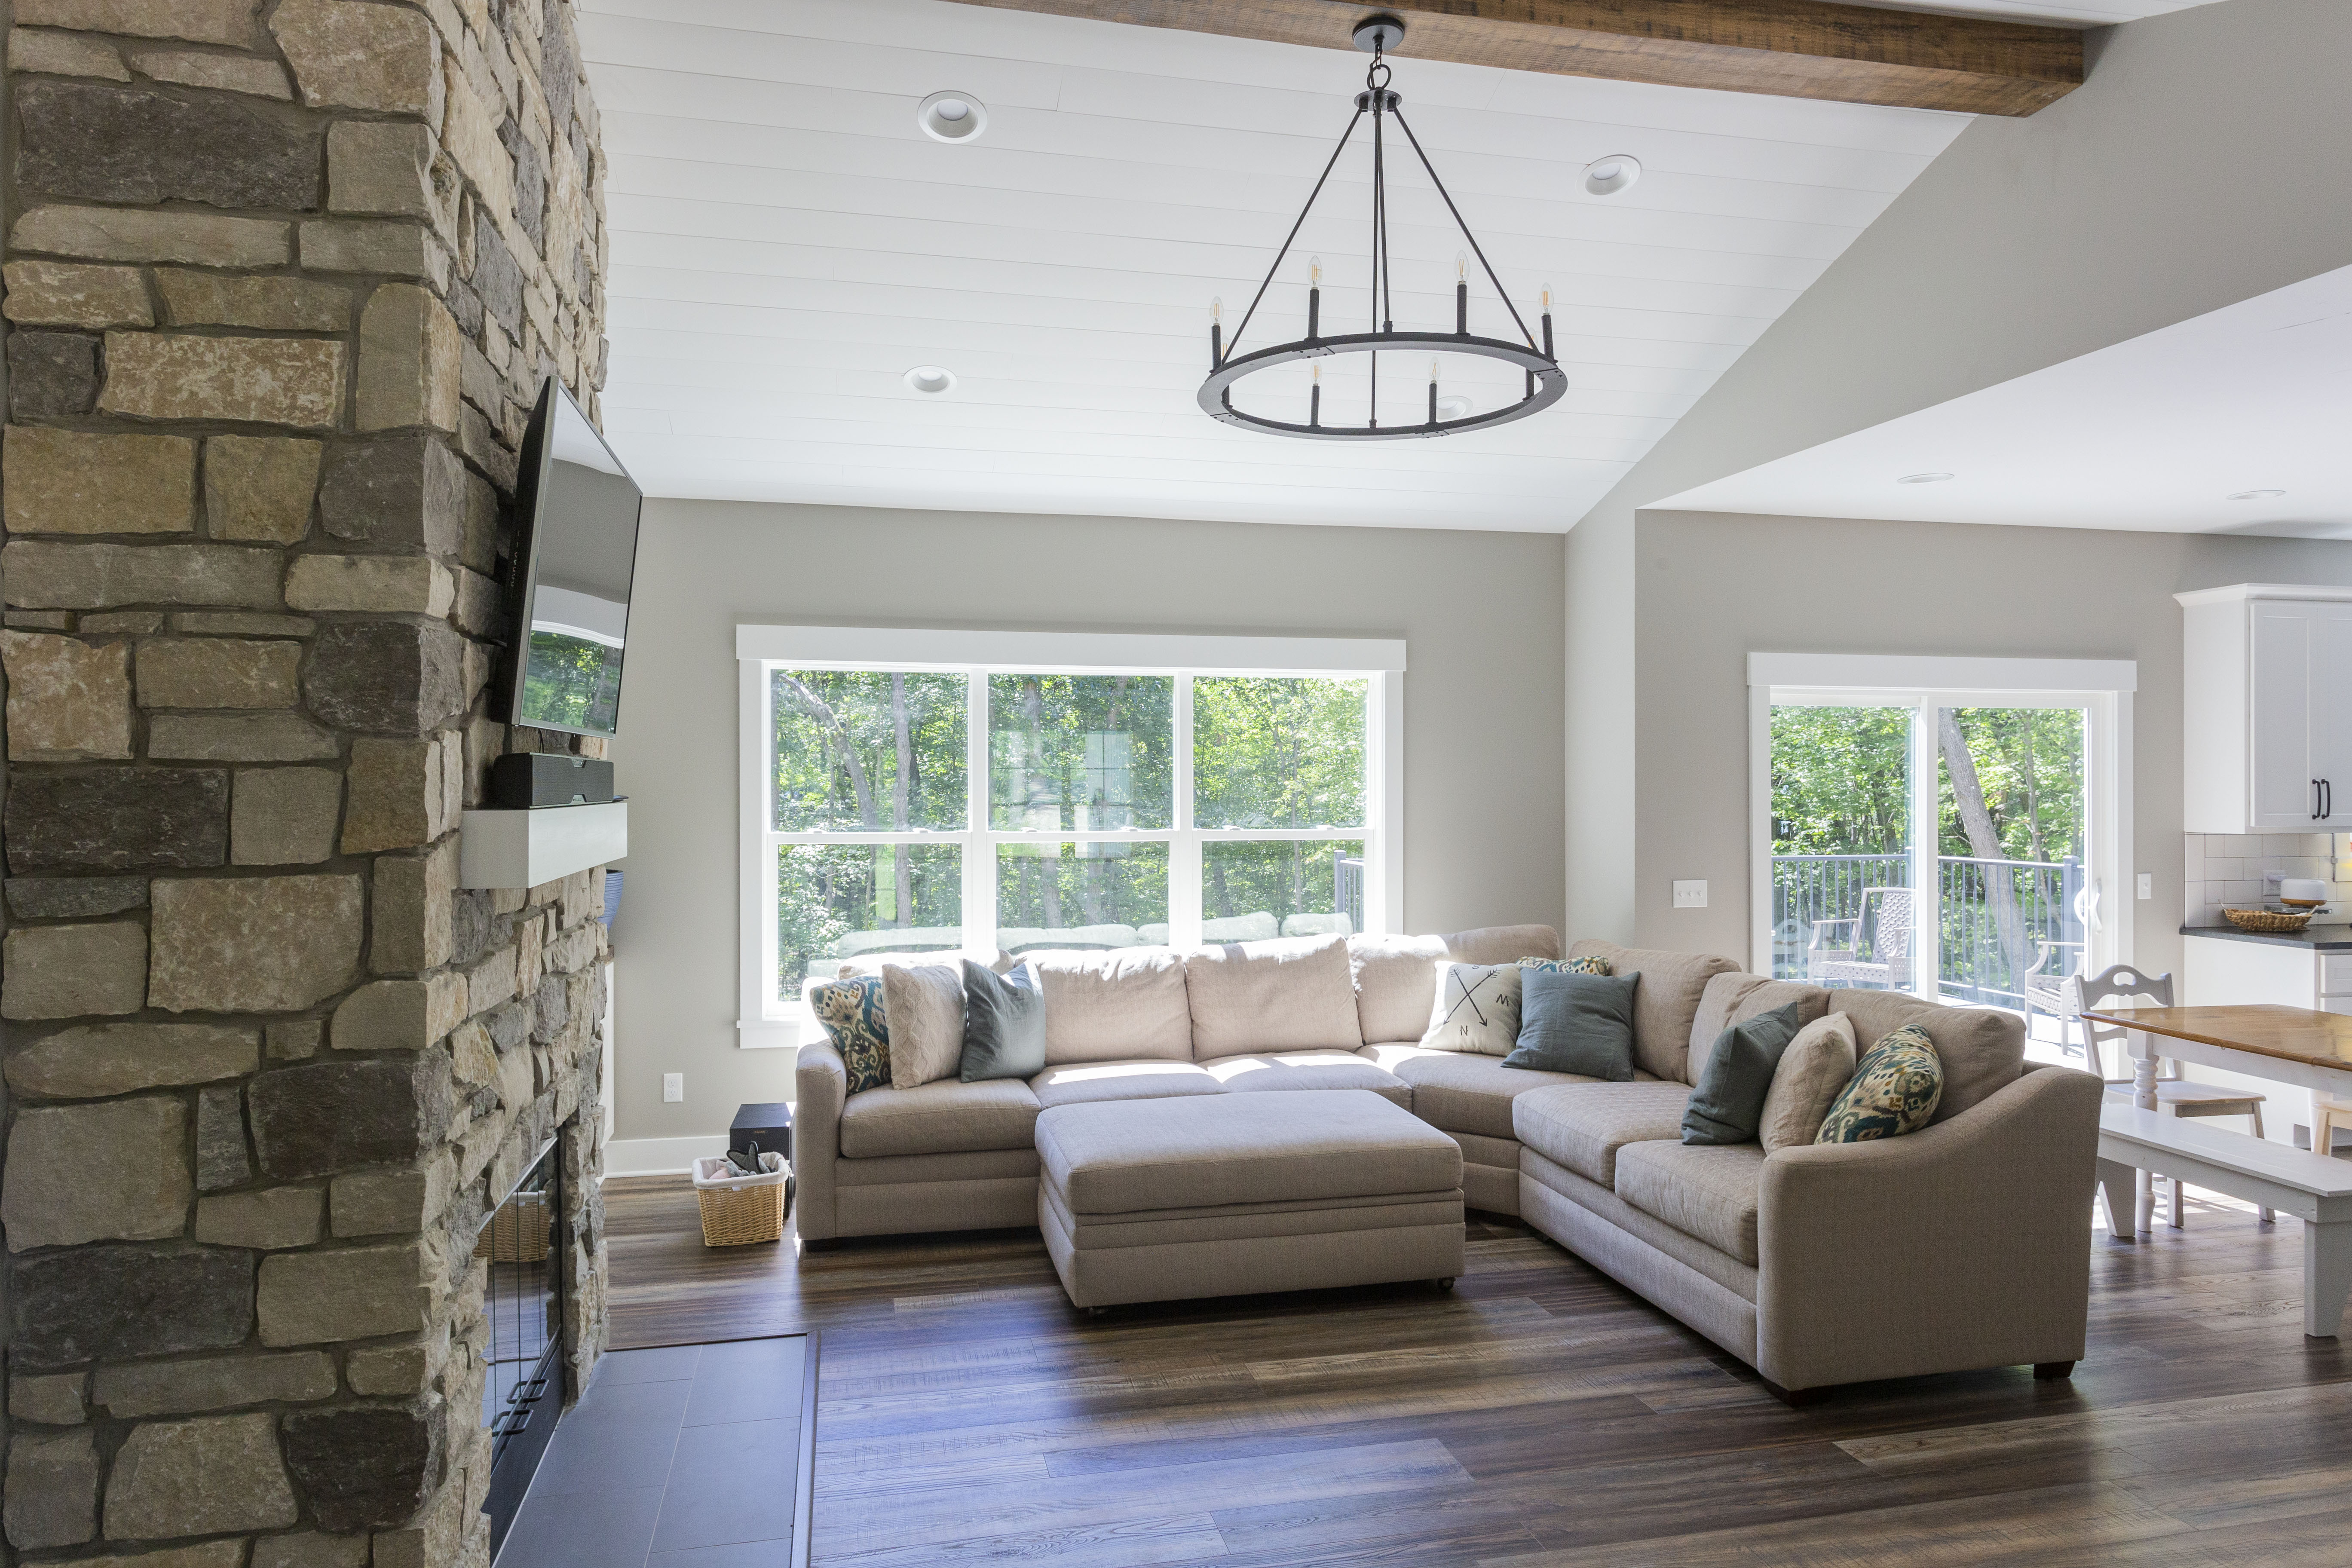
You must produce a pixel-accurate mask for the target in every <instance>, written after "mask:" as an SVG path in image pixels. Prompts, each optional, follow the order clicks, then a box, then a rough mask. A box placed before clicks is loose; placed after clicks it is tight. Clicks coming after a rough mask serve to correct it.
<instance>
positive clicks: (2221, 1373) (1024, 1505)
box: [604, 1178, 2352, 1568]
mask: <svg viewBox="0 0 2352 1568" xmlns="http://www.w3.org/2000/svg"><path fill="white" fill-rule="evenodd" d="M604 1201H605V1210H606V1214H607V1215H608V1221H609V1234H610V1237H611V1248H612V1251H611V1259H612V1261H611V1279H610V1280H609V1282H608V1284H609V1289H610V1296H611V1302H612V1310H613V1343H614V1347H615V1348H626V1347H633V1346H643V1345H657V1344H672V1343H678V1342H689V1341H700V1340H719V1339H729V1338H737V1337H743V1336H750V1335H758V1334H771V1333H780V1332H786V1331H797V1330H801V1329H806V1328H814V1329H817V1330H819V1331H822V1334H823V1350H822V1373H821V1379H822V1381H821V1384H820V1404H819V1409H818V1416H817V1458H816V1514H815V1521H816V1535H815V1556H814V1561H815V1562H816V1563H821V1564H857V1565H860V1568H882V1565H886V1564H888V1565H896V1564H913V1563H990V1562H1013V1563H1055V1564H1103V1565H1113V1568H1127V1565H1129V1564H1146V1563H1180V1564H1181V1563H1197V1564H1202V1565H1204V1568H1205V1565H1210V1564H1214V1565H1217V1568H1274V1565H1276V1564H1302V1565H1303V1564H1316V1565H1318V1568H1346V1565H1370V1564H1396V1565H1398V1568H1404V1565H1412V1568H1434V1565H1440V1564H1456V1563H1459V1564H1496V1565H1507V1568H1571V1565H1575V1568H1582V1565H1586V1564H1592V1565H1599V1564H1604V1563H1605V1564H1610V1565H1612V1568H1622V1565H1632V1564H1646V1563H1660V1564H1666V1563H1671V1564H1677V1565H1682V1564H1692V1565H1705V1564H1717V1563H1723V1564H1729V1563H1738V1564H1740V1565H1742V1568H1755V1565H1759V1564H1763V1565H1770V1564H1781V1563H1788V1564H1809V1565H1814V1564H1832V1565H1845V1564H1863V1563H1869V1564H1906V1565H1907V1564H1954V1563H1972V1564H1973V1563H2003V1564H2009V1563H2032V1564H2066V1565H2072V1564H2082V1565H2084V1568H2091V1565H2099V1568H2107V1565H2117V1564H2135V1565H2137V1564H2168V1565H2172V1564H2178V1565H2203V1564H2221V1563H2263V1564H2303V1563H2308V1564H2314V1565H2319V1564H2325V1565H2328V1568H2342V1565H2344V1564H2352V1351H2346V1350H2343V1349H2339V1348H2338V1346H2337V1344H2336V1342H2326V1341H2306V1340H2305V1338H2304V1337H2303V1333H2302V1320H2301V1310H2302V1309H2301V1285H2302V1281H2301V1272H2300V1270H2301V1263H2302V1247H2303V1238H2302V1227H2301V1226H2300V1225H2299V1224H2298V1223H2297V1222H2295V1221H2294V1220H2291V1219H2290V1220H2284V1221H2282V1222H2281V1223H2280V1224H2279V1225H2278V1226H2276V1228H2275V1229H2268V1230H2266V1229H2263V1228H2260V1227H2258V1226H2256V1225H2255V1223H2254V1220H2253V1216H2252V1211H2251V1210H2247V1209H2242V1208H2237V1207H2234V1206H2231V1205H2226V1204H2224V1203H2221V1202H2216V1203H2213V1204H2210V1205H2197V1204H2196V1203H2195V1201H2194V1199H2192V1201H2191V1208H2190V1213H2189V1229H2188V1230H2186V1231H2185V1232H2175V1231H2163V1232H2160V1233H2159V1234H2158V1237H2157V1238H2156V1240H2155V1242H2154V1244H2153V1245H2148V1246H2142V1247H2118V1246H2116V1245H2114V1244H2112V1243H2111V1242H2109V1241H2108V1240H2107V1239H2106V1237H2105V1235H2104V1233H2102V1234H2101V1236H2100V1237H2098V1239H2097V1240H2096V1241H2095V1243H2094V1247H2095V1255H2094V1257H2093V1258H2092V1278H2093V1289H2092V1300H2091V1342H2090V1353H2089V1356H2088V1357H2087V1359H2085V1360H2084V1362H2083V1363H2082V1364H2081V1365H2080V1366H2078V1367H2077V1368H2076V1369H2075V1373H2074V1379H2073V1381H2072V1382H2071V1383H2051V1384H2037V1383H2035V1382H2034V1381H2033V1378H2032V1373H2031V1371H2030V1370H2029V1369H2026V1368H2022V1367H2019V1368H2011V1369H2008V1370H2004V1371H1998V1372H1988V1373H1968V1374H1963V1375H1958V1376H1950V1377H1935V1378H1918V1379H1913V1380H1908V1381H1905V1382H1899V1383H1888V1384H1867V1385H1862V1386H1858V1387H1853V1388H1846V1389H1841V1390H1839V1391H1838V1392H1837V1393H1836V1394H1834V1395H1833V1396H1832V1398H1831V1399H1830V1400H1829V1401H1828V1402H1827V1403H1825V1404H1822V1405H1816V1406H1813V1407H1811V1408H1808V1409H1804V1410H1801V1411H1800V1410H1790V1409H1789V1408H1787V1407H1786V1406H1784V1405H1781V1404H1780V1403H1779V1402H1778V1401H1776V1400H1774V1399H1773V1398H1772V1397H1771V1396H1770V1395H1769V1394H1767V1393H1766V1392H1765V1391H1764V1389H1763V1387H1762V1386H1761V1385H1760V1384H1759V1382H1758V1380H1757V1378H1756V1375H1755V1373H1752V1372H1750V1371H1749V1370H1748V1368H1747V1367H1745V1366H1743V1365H1741V1364H1740V1363H1738V1362H1736V1361H1735V1360H1733V1359H1732V1358H1731V1357H1729V1356H1727V1355H1725V1354H1723V1353H1722V1352H1719V1351H1717V1350H1716V1349H1715V1348H1714V1347H1713V1346H1711V1345H1710V1344H1708V1343H1707V1342H1706V1341H1704V1340H1702V1339H1700V1338H1699V1337H1698V1336H1697V1335H1696V1334H1694V1333H1692V1332H1690V1331H1687V1330H1685V1329H1684V1328H1683V1327H1682V1326H1681V1325H1680V1324H1678V1323H1676V1322H1675V1321H1673V1320H1672V1319H1670V1318H1668V1317H1667V1316H1665V1315H1664V1313H1662V1312H1659V1311H1657V1310H1654V1309H1653V1308H1652V1307H1650V1306H1649V1305H1647V1304H1646V1303H1644V1302H1643V1301H1642V1300H1640V1299H1639V1298H1637V1297H1635V1296H1633V1295H1632V1294H1631V1293H1629V1292H1627V1291H1625V1290H1623V1289H1620V1288H1619V1287H1618V1286H1617V1285H1616V1284H1615V1283H1613V1282H1612V1281H1611V1280H1610V1279H1607V1278H1606V1277H1605V1276H1603V1275H1601V1274H1600V1273H1599V1272H1598V1271H1596V1270H1594V1269H1592V1268H1589V1267H1587V1266H1586V1265H1585V1264H1584V1263H1582V1262H1581V1261H1580V1260H1579V1259H1577V1258H1574V1257H1572V1256H1571V1255H1570V1254H1569V1253H1567V1252H1566V1251H1564V1250H1562V1249H1561V1248H1559V1247H1556V1246H1554V1245H1553V1244H1552V1243H1551V1242H1549V1241H1548V1240H1546V1239H1545V1238H1544V1237H1540V1236H1538V1235H1537V1234H1536V1233H1534V1232H1533V1231H1531V1230H1528V1229H1526V1228H1524V1227H1523V1226H1519V1225H1518V1224H1517V1222H1516V1221H1511V1220H1507V1219H1501V1218H1498V1217H1495V1216H1486V1215H1473V1216H1472V1224H1471V1233H1470V1235H1471V1239H1470V1259H1471V1261H1470V1272H1469V1274H1468V1275H1467V1276H1466V1277H1465V1278H1464V1279H1462V1281H1461V1283H1460V1285H1459V1286H1458V1287H1457V1288H1456V1289H1455V1290H1454V1293H1453V1294H1451V1295H1444V1294H1440V1293H1439V1292H1438V1291H1436V1289H1434V1288H1433V1287H1428V1286H1405V1287H1396V1288H1390V1289H1363V1290H1341V1291H1324V1292H1316V1293H1311V1294H1304V1295H1296V1296H1273V1297H1249V1298H1242V1299H1236V1300H1221V1301H1211V1302H1189V1303H1176V1304H1171V1305H1168V1306H1163V1307H1149V1308H1145V1307H1130V1308H1121V1309H1118V1310H1115V1311H1113V1312H1112V1313H1110V1314H1109V1315H1108V1317H1106V1318H1104V1319H1101V1320H1089V1319H1087V1318H1086V1317H1085V1316H1084V1315H1083V1314H1080V1313H1078V1312H1076V1311H1074V1310H1072V1309H1071V1307H1070V1305H1069V1303H1068V1302H1067V1301H1066V1300H1065V1299H1064V1298H1063V1295H1062V1292H1061V1289H1060V1287H1059V1286H1058V1285H1057V1284H1056V1283H1055V1279H1054V1272H1053V1268H1052V1266H1051V1265H1050V1264H1049V1263H1048V1262H1047V1260H1046V1258H1045V1248H1044V1247H1043V1246H1042V1244H1041V1243H1040V1242H1039V1241H1038V1238H1037V1237H1036V1235H1035V1234H1034V1232H994V1233H990V1234H987V1235H982V1236H965V1237H920V1238H887V1239H883V1240H874V1241H853V1242H847V1243H844V1244H842V1245H840V1246H839V1247H835V1248H833V1249H829V1250H821V1251H817V1252H814V1253H811V1254H810V1255H808V1256H807V1257H806V1258H798V1257H795V1255H794V1249H793V1243H792V1241H791V1239H790V1238H789V1237H787V1239H786V1241H785V1243H784V1244H783V1245H782V1247H773V1246H770V1247H736V1248H730V1249H726V1250H710V1249H706V1248H705V1247H703V1246H702V1244H701V1237H700V1232H699V1230H698V1225H697V1221H696V1217H695V1206H694V1198H693V1194H692V1193H691V1192H690V1191H689V1190H688V1187H687V1185H686V1184H685V1182H684V1180H683V1178H675V1179H673V1178H642V1179H635V1180H614V1181H611V1182H608V1183H606V1184H605V1187H604Z"/></svg>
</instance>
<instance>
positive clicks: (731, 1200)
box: [694, 1154, 793, 1247]
mask: <svg viewBox="0 0 2352 1568" xmlns="http://www.w3.org/2000/svg"><path fill="white" fill-rule="evenodd" d="M760 1165H761V1170H762V1171H763V1174H761V1175H757V1176H746V1175H743V1174H741V1173H739V1172H737V1171H736V1169H735V1168H734V1167H733V1166H732V1165H730V1164H729V1163H727V1161H726V1159H725V1157H724V1156H721V1157H719V1158H718V1159H711V1160H697V1161H696V1162H695V1163H694V1198H695V1202H696V1203H698V1204H699V1205H701V1207H702V1245H703V1246H705V1247H742V1246H745V1245H746V1244H748V1243H751V1242H754V1241H782V1239H783V1238H784V1210H785V1207H786V1205H787V1204H788V1203H789V1201H790V1197H791V1184H792V1179H793V1178H792V1173H791V1172H790V1171H789V1170H787V1169H786V1168H785V1166H784V1157H783V1156H782V1154H762V1155H761V1156H760Z"/></svg>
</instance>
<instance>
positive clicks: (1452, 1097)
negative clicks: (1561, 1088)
mask: <svg viewBox="0 0 2352 1568" xmlns="http://www.w3.org/2000/svg"><path fill="white" fill-rule="evenodd" d="M1356 1054H1357V1055H1358V1056H1360V1057H1362V1058H1364V1059H1365V1060H1366V1061H1368V1062H1370V1063H1371V1064H1372V1065H1374V1066H1375V1067H1378V1068H1381V1069H1382V1070H1384V1071H1387V1072H1390V1073H1393V1074H1394V1075H1395V1076H1396V1077H1398V1078H1400V1079H1403V1080H1404V1081H1405V1082H1406V1083H1408V1084H1410V1085H1412V1113H1413V1114H1414V1115H1415V1116H1418V1117H1420V1118H1421V1119H1422V1120H1423V1121H1426V1122H1428V1123H1429V1124H1430V1125H1431V1126H1433V1127H1443V1128H1444V1129H1445V1131H1448V1132H1476V1133H1480V1134H1482V1135H1484V1136H1486V1137H1488V1138H1510V1137H1513V1136H1515V1134H1514V1133H1513V1132H1512V1131H1511V1101H1512V1100H1514V1099H1516V1098H1517V1096H1519V1095H1522V1094H1525V1093H1527V1092H1528V1090H1530V1089H1548V1088H1551V1087H1554V1086H1557V1085H1559V1084H1570V1083H1591V1082H1592V1081H1593V1080H1592V1079H1587V1078H1579V1077H1577V1076H1576V1075H1574V1074H1573V1073H1564V1072H1530V1071H1529V1070H1528V1069H1527V1068H1507V1067H1505V1066H1504V1065H1503V1059H1502V1058H1500V1057H1482V1056H1477V1055H1475V1054H1473V1053H1471V1052H1468V1051H1440V1050H1433V1049H1431V1048H1430V1047H1426V1046H1424V1045H1423V1044H1421V1042H1419V1041H1418V1040H1400V1041H1397V1042H1394V1043H1392V1044H1389V1045H1380V1046H1366V1047H1364V1048H1363V1049H1362V1050H1360V1051H1359V1052H1357V1053H1356Z"/></svg>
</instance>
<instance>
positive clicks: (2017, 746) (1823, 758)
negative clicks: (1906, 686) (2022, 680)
mask: <svg viewBox="0 0 2352 1568" xmlns="http://www.w3.org/2000/svg"><path fill="white" fill-rule="evenodd" d="M1761 703H1762V711H1761V713H1760V715H1759V717H1760V718H1761V719H1762V720H1763V725H1762V729H1763V738H1764V742H1765V744H1766V745H1767V746H1768V747H1769V760H1768V764H1767V765H1768V770H1769V772H1768V776H1769V811H1768V814H1767V816H1768V820H1767V824H1766V840H1767V842H1766V845H1765V848H1766V851H1767V858H1768V863H1767V864H1766V865H1765V866H1763V867H1761V868H1759V872H1760V873H1761V877H1762V879H1763V880H1764V882H1765V885H1766V886H1767V887H1768V888H1769V904H1768V905H1767V909H1768V910H1769V914H1768V917H1767V918H1768V919H1769V939H1768V940H1769V963H1770V965H1771V970H1770V973H1773V974H1774V975H1775V976H1777V977H1780V978H1784V979H1803V980H1811V981H1812V982H1813V983H1814V984H1822V985H1827V986H1831V987H1832V988H1835V987H1843V986H1860V987H1872V988H1878V989H1885V990H1895V991H1907V992H1913V993H1916V994H1920V995H1927V996H1935V997H1938V998H1940V999H1942V1000H1944V1001H1948V1002H1959V1003H1969V1004H1974V1005H1987V1006H1995V1007H2005V1008H2009V1009H2011V1010H2014V1011H2018V1012H2022V1013H2024V1014H2026V1015H2027V1016H2028V1017H2029V1021H2030V1020H2032V1018H2034V1017H2035V1016H2041V1015H2044V1014H2051V1015H2053V1016H2054V1011H2055V1007H2056V1002H2057V993H2058V989H2059V986H2060V984H2062V983H2063V980H2064V979H2065V977H2066V976H2067V975H2069V974H2074V973H2083V972H2084V970H2085V967H2086V965H2087V966H2089V967H2092V968H2095V967H2098V966H2101V965H2103V964H2104V963H2108V962H2112V961H2113V960H2112V959H2110V958H2108V957H2106V956H2105V954H2106V953H2107V952H2109V951H2110V950H2111V949H2112V948H2113V947H2114V945H2115V944H2114V942H2113V941H2112V940H2111V939H2109V938H2106V937H2105V936H2104V935H2103V932H2104V931H2105V922H2104V921H2102V919H2101V910H2100V889H2101V885H2102V884H2101V878H2100V875H2099V871H2100V869H2101V862H2102V860H2103V859H2107V858H2113V857H2114V856H2115V845H2114V827H2113V823H2112V821H2111V820H2110V821H2106V822H2103V821H2102V816H2103V815H2104V816H2106V817H2108V818H2110V819H2111V818H2113V817H2114V816H2116V815H2117V808H2116V804H2115V802H2116V784H2117V781H2116V780H2114V779H2112V778H2106V777H2103V776H2102V774H2103V773H2105V772H2106V771H2108V770H2110V769H2111V767H2112V763H2111V762H2110V761H2109V760H2108V759H2110V758H2111V757H2112V755H2113V754H2114V746H2113V737H2112V729H2113V726H2114V717H2113V715H2114V708H2115V704H2114V702H2113V700H2112V694H2106V693H2054V692H2053V693H2017V692H1991V691H1983V692H1972V691H1936V692H1918V691H1908V692H1898V691H1892V690H1872V689H1862V690H1853V689H1843V690H1807V689H1793V688H1781V687H1773V688H1770V689H1769V690H1768V691H1767V692H1766V693H1765V694H1764V695H1763V696H1762V698H1761ZM2103 801H2104V802H2105V805H2104V808H2103V805H2102V802H2103ZM2103 828H2104V829H2105V833H2106V839H2105V847H2104V848H2102V847H2100V846H2101V845H2102V838H2101V830H2102V829H2103ZM1765 945H1766V943H1765V942H1759V948H1760V947H1762V946H1765ZM1761 956H1762V955H1761V954H1759V958H1760V957H1761ZM2042 1032H2044V1033H2048V1032H2050V1031H2049V1030H2048V1029H2047V1028H2045V1029H2044V1030H2043V1031H2042Z"/></svg>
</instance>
